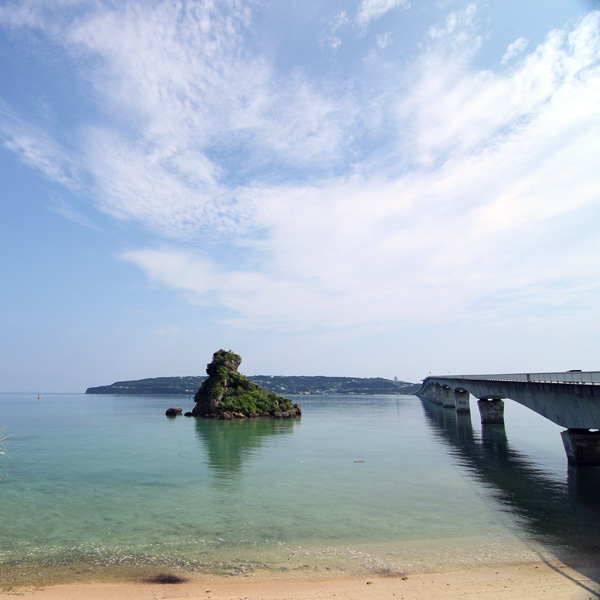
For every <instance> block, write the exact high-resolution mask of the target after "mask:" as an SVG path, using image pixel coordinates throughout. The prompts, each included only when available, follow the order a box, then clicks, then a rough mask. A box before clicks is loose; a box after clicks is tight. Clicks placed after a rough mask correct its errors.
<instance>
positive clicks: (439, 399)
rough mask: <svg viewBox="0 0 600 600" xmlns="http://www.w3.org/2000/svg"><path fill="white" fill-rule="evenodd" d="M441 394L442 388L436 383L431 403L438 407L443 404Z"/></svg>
mask: <svg viewBox="0 0 600 600" xmlns="http://www.w3.org/2000/svg"><path fill="white" fill-rule="evenodd" d="M442 393H443V392H442V386H441V385H440V384H439V383H436V384H435V389H434V394H435V397H434V400H433V401H434V402H435V403H436V404H439V405H440V406H441V405H442V404H443V400H442Z"/></svg>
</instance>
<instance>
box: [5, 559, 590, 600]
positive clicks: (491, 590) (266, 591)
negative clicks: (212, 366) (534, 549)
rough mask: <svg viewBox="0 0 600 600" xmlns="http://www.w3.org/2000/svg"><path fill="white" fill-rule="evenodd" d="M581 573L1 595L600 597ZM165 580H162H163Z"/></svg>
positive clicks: (91, 586)
mask: <svg viewBox="0 0 600 600" xmlns="http://www.w3.org/2000/svg"><path fill="white" fill-rule="evenodd" d="M586 567H587V568H585V569H583V570H584V571H585V574H584V573H582V571H581V570H575V569H573V568H571V567H569V566H567V565H565V564H564V563H562V562H561V561H559V560H553V561H548V562H545V561H535V562H527V563H515V564H507V565H496V566H486V567H478V568H473V569H467V570H459V571H450V572H434V573H417V574H414V575H411V574H408V575H405V576H397V577H380V576H377V577H364V576H362V577H333V578H301V579H293V580H290V578H286V577H282V578H270V579H254V578H241V577H240V578H219V579H215V578H202V579H191V578H190V579H183V578H182V581H181V582H177V583H174V582H167V583H165V582H163V581H164V578H165V577H166V578H167V581H173V580H174V579H176V576H175V575H174V574H166V573H162V574H157V580H156V581H148V580H147V579H146V580H143V579H141V580H132V581H128V582H120V583H69V584H61V585H55V586H47V587H42V588H32V587H20V588H13V589H11V590H8V591H1V592H0V599H2V600H8V599H9V598H10V599H13V598H14V597H15V596H21V597H26V598H32V599H33V600H103V599H111V600H121V599H123V600H125V599H127V600H156V598H161V599H167V600H169V599H178V598H186V599H188V600H238V599H239V600H312V599H315V600H316V599H319V600H329V599H331V600H333V599H334V598H335V599H336V600H339V599H340V598H343V599H347V600H370V599H373V600H379V599H387V598H389V599H390V600H391V599H401V598H406V599H407V600H408V599H411V600H421V599H422V600H425V599H427V600H429V599H431V598H440V597H443V598H444V599H445V600H458V599H470V598H473V599H477V600H497V599H507V598H515V599H517V598H528V599H529V600H536V599H538V598H539V599H540V600H541V599H542V598H544V599H545V598H549V597H550V598H552V599H553V600H563V599H564V600H585V599H588V598H600V566H597V565H587V566H586ZM161 575H162V578H163V579H161Z"/></svg>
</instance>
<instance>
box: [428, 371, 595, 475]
mask: <svg viewBox="0 0 600 600" xmlns="http://www.w3.org/2000/svg"><path fill="white" fill-rule="evenodd" d="M470 394H472V395H473V396H474V397H475V398H478V400H479V402H478V403H477V404H478V406H479V410H480V412H481V422H482V423H485V424H501V423H504V399H510V400H514V401H515V402H518V403H519V404H522V405H523V406H526V407H527V408H529V409H531V410H532V411H534V412H536V413H538V414H540V415H542V416H543V417H545V418H546V419H548V420H550V421H552V422H553V423H556V424H557V425H560V426H561V427H565V428H566V429H565V431H563V432H562V433H561V437H562V440H563V444H564V447H565V451H566V453H567V458H568V460H569V463H572V464H580V465H600V431H599V430H600V371H567V372H564V373H509V374H494V375H442V376H429V377H426V378H425V379H424V380H423V383H422V385H421V389H420V390H419V391H418V392H417V396H419V397H421V398H426V399H428V400H430V401H432V402H434V403H436V404H440V405H442V406H444V407H447V408H450V407H451V408H455V409H456V411H457V412H468V411H469V395H470Z"/></svg>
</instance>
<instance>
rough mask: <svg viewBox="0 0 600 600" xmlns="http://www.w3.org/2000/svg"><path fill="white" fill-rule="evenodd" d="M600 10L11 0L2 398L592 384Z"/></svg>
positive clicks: (599, 187) (4, 7) (0, 164)
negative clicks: (166, 389) (576, 379)
mask: <svg viewBox="0 0 600 600" xmlns="http://www.w3.org/2000/svg"><path fill="white" fill-rule="evenodd" d="M599 157H600V5H599V3H598V2H595V1H592V0H530V1H528V2H523V1H522V0H481V1H473V2H471V1H466V2H465V1H462V0H319V1H317V0H118V1H117V0H3V2H2V3H1V4H0V182H1V184H0V207H1V212H0V257H1V260H0V281H1V288H0V391H33V392H38V391H64V392H71V391H72V392H81V391H85V389H86V388H87V387H88V386H96V385H103V384H109V383H112V382H114V381H119V380H127V379H139V378H143V377H159V376H179V375H200V374H204V372H205V368H206V364H207V363H208V362H210V360H211V357H212V354H213V352H215V351H216V350H218V349H220V348H223V349H226V350H229V349H231V350H233V351H234V352H237V353H238V354H240V355H241V356H242V359H243V362H242V365H241V367H240V371H241V372H242V373H244V374H246V375H259V374H261V375H332V376H333V375H334V376H355V377H386V378H393V377H395V376H396V377H398V379H400V380H403V381H411V382H418V381H420V380H421V379H423V378H424V377H426V376H427V375H429V374H438V375H442V374H448V373H452V374H473V373H514V372H546V371H562V370H567V369H583V370H598V369H600V227H599V224H600V158H599Z"/></svg>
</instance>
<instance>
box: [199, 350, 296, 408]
mask: <svg viewBox="0 0 600 600" xmlns="http://www.w3.org/2000/svg"><path fill="white" fill-rule="evenodd" d="M241 363H242V357H241V356H239V354H235V353H234V352H232V351H231V350H230V351H229V352H227V351H225V350H218V351H217V352H215V353H214V354H213V359H212V362H211V363H210V364H208V365H207V366H206V373H207V375H208V377H207V379H205V380H204V381H203V382H202V385H201V386H200V389H199V390H198V391H197V392H196V395H195V396H194V400H195V402H196V406H195V407H194V409H193V410H192V415H193V416H194V417H205V418H218V419H226V420H231V419H244V418H246V417H265V416H266V417H274V418H277V419H283V418H293V417H299V416H300V415H301V414H302V411H301V408H300V404H299V403H296V404H293V405H292V402H291V401H290V400H288V399H287V398H284V397H282V396H278V395H277V394H274V393H273V392H268V391H267V390H265V389H263V388H261V387H260V386H259V385H256V384H255V383H253V382H252V381H250V380H249V379H248V378H247V377H245V376H244V375H241V374H240V373H238V368H239V366H240V364H241Z"/></svg>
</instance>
